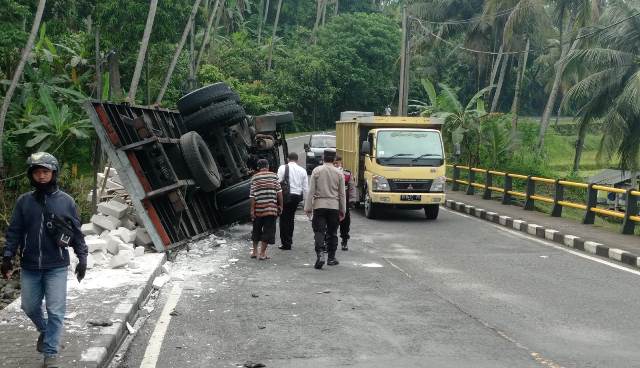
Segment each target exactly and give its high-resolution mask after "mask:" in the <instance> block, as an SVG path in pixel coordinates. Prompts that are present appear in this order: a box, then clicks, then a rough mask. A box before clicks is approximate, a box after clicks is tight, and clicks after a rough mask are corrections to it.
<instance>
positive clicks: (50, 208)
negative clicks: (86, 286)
mask: <svg viewBox="0 0 640 368" xmlns="http://www.w3.org/2000/svg"><path fill="white" fill-rule="evenodd" d="M27 164H28V165H29V168H28V170H27V175H28V177H29V180H30V182H31V185H32V186H33V187H34V188H35V190H34V191H32V192H28V193H25V194H23V195H21V196H20V197H19V198H18V201H17V202H16V206H15V208H14V210H13V215H12V217H11V223H10V224H9V228H8V229H7V233H6V235H5V237H6V244H5V247H4V254H3V258H2V266H1V267H0V268H1V269H0V271H1V272H2V276H3V277H4V278H7V279H8V278H10V277H11V274H12V272H13V265H12V262H11V260H12V258H13V257H14V256H15V255H16V254H20V255H21V268H22V270H21V276H20V284H21V302H22V310H24V312H25V313H26V315H27V316H28V317H29V318H30V319H31V321H32V322H33V323H34V324H35V326H36V328H37V329H38V331H39V332H40V336H39V337H38V341H37V342H36V350H37V351H38V352H40V353H42V354H43V355H44V367H45V368H53V367H58V363H57V355H58V348H59V345H60V335H61V333H62V329H63V322H64V314H65V310H66V297H67V267H68V266H69V263H70V262H69V251H68V247H73V250H74V251H75V253H76V255H77V257H78V259H79V263H78V265H77V266H76V269H75V273H76V276H77V279H78V282H80V281H81V280H82V279H83V278H84V276H85V273H86V270H87V254H88V250H87V245H86V244H85V242H84V237H83V235H82V232H81V231H80V219H79V216H78V208H77V206H76V203H75V201H74V200H73V198H71V196H69V195H68V194H67V193H65V192H63V191H61V190H60V189H58V185H57V176H58V171H59V167H58V160H57V159H56V158H55V157H53V155H51V154H49V153H46V152H38V153H34V154H32V155H31V156H30V157H29V159H28V160H27ZM43 299H44V300H45V305H46V308H47V318H44V315H43V311H42V300H43Z"/></svg>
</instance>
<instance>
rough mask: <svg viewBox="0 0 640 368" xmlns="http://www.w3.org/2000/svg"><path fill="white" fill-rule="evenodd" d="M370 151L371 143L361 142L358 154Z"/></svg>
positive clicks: (366, 153) (365, 153)
mask: <svg viewBox="0 0 640 368" xmlns="http://www.w3.org/2000/svg"><path fill="white" fill-rule="evenodd" d="M370 153H371V143H369V141H364V142H362V148H361V149H360V154H363V155H368V154H370Z"/></svg>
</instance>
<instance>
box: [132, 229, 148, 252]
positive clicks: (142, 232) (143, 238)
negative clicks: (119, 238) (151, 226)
mask: <svg viewBox="0 0 640 368" xmlns="http://www.w3.org/2000/svg"><path fill="white" fill-rule="evenodd" d="M135 231H136V239H135V241H134V243H135V244H136V245H137V246H140V247H144V246H145V245H151V244H152V241H151V237H150V236H149V233H147V230H146V229H145V228H143V227H139V228H137V229H136V230H135Z"/></svg>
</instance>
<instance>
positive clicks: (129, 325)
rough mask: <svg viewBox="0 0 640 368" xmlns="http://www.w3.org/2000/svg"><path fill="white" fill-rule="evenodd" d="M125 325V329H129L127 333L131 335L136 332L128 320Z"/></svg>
mask: <svg viewBox="0 0 640 368" xmlns="http://www.w3.org/2000/svg"><path fill="white" fill-rule="evenodd" d="M126 325H127V330H128V331H129V333H130V334H131V335H133V334H134V333H136V330H135V329H134V328H133V326H131V324H130V323H129V322H127V323H126Z"/></svg>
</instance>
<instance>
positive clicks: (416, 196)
mask: <svg viewBox="0 0 640 368" xmlns="http://www.w3.org/2000/svg"><path fill="white" fill-rule="evenodd" d="M400 200H401V201H412V202H420V201H421V200H422V196H421V195H419V194H401V195H400Z"/></svg>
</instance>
